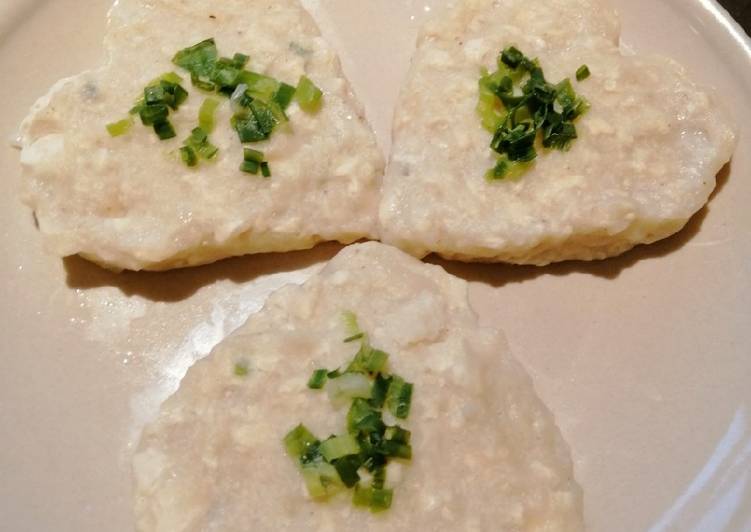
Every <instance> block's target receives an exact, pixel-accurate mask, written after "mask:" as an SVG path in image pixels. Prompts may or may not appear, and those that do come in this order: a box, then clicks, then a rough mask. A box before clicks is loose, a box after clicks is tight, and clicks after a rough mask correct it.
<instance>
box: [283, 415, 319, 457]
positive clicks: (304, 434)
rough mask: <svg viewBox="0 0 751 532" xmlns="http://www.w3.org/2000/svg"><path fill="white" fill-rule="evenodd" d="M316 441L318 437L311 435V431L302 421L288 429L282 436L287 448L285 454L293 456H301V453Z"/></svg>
mask: <svg viewBox="0 0 751 532" xmlns="http://www.w3.org/2000/svg"><path fill="white" fill-rule="evenodd" d="M317 442H318V438H316V437H315V436H313V433H312V432H310V431H309V430H308V428H307V427H306V426H305V425H303V424H302V423H300V424H299V425H297V426H296V427H295V428H294V429H292V430H291V431H289V433H288V434H287V435H286V436H285V437H284V445H285V447H286V449H287V454H289V455H290V456H293V457H295V458H300V457H301V456H303V454H304V453H305V452H306V451H307V450H308V449H309V448H310V447H311V446H312V445H314V444H316V443H317Z"/></svg>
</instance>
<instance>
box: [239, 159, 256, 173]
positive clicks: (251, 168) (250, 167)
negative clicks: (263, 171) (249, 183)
mask: <svg viewBox="0 0 751 532" xmlns="http://www.w3.org/2000/svg"><path fill="white" fill-rule="evenodd" d="M260 167H261V165H260V164H259V163H257V162H256V161H243V162H242V164H240V170H241V171H242V172H245V173H246V174H253V175H258V170H259V169H260Z"/></svg>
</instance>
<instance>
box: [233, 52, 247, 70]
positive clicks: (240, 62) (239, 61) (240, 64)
mask: <svg viewBox="0 0 751 532" xmlns="http://www.w3.org/2000/svg"><path fill="white" fill-rule="evenodd" d="M249 60H250V57H248V56H247V55H245V54H240V53H237V54H235V55H234V56H233V57H232V64H233V65H235V66H236V67H237V68H245V65H247V64H248V61H249Z"/></svg>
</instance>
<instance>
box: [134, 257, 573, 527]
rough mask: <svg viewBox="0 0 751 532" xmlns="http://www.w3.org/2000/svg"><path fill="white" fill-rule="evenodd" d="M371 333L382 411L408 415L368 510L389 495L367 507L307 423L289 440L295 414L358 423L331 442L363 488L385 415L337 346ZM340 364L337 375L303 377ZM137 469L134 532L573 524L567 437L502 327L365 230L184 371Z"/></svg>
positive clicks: (355, 344) (353, 346)
mask: <svg viewBox="0 0 751 532" xmlns="http://www.w3.org/2000/svg"><path fill="white" fill-rule="evenodd" d="M347 313H349V316H348V317H347V319H346V320H345V319H343V316H344V315H345V314H347ZM355 320H356V329H358V330H359V334H355V335H354V336H352V335H353V330H352V324H353V323H354V322H355ZM355 332H356V331H355ZM346 340H348V341H346ZM364 346H369V347H368V349H367V350H365V351H364ZM376 349H377V350H380V351H378V352H377V354H378V355H379V357H378V361H379V362H378V363H377V367H378V369H377V370H376V366H375V365H367V367H368V368H369V369H370V370H371V371H378V372H379V373H378V377H376V379H378V378H379V377H380V376H381V375H382V374H384V373H387V374H388V375H389V376H390V377H389V378H391V379H392V380H391V384H390V385H389V387H388V392H387V393H386V399H385V405H386V406H384V407H383V409H384V411H383V415H382V420H383V422H384V423H385V424H387V425H388V426H392V427H393V426H396V425H399V426H400V427H401V429H403V430H408V431H410V433H411V436H410V435H407V437H406V438H403V439H400V441H408V442H409V444H410V446H411V459H406V458H405V457H406V454H405V455H400V456H401V458H398V459H389V460H388V462H387V464H386V465H385V469H384V470H382V472H383V473H384V474H385V479H382V481H383V489H385V490H388V491H390V492H391V494H390V496H389V498H388V499H385V501H386V503H385V504H383V503H384V500H381V501H379V503H380V504H379V509H383V507H384V506H387V505H388V504H389V503H390V509H388V510H385V511H382V512H381V513H379V514H378V515H373V514H372V513H371V512H369V511H368V509H367V508H359V507H357V506H355V505H354V504H353V492H356V488H354V487H352V488H347V487H345V486H343V485H341V479H340V477H339V473H338V471H342V470H343V469H337V470H336V472H332V471H331V466H330V465H328V463H325V462H324V461H323V460H324V459H325V460H329V458H327V457H328V456H329V454H327V452H326V451H324V450H323V448H322V447H317V445H314V444H313V441H312V440H309V443H310V444H311V446H309V451H310V452H307V451H306V457H300V458H299V459H298V457H297V455H296V454H295V455H293V454H292V452H291V451H290V448H291V447H292V446H291V445H290V444H289V441H287V442H286V446H285V442H284V441H283V440H284V439H285V436H286V435H288V434H290V435H293V436H294V435H295V434H297V435H298V436H296V437H295V438H293V440H292V442H293V443H294V442H295V441H298V442H299V441H303V440H300V439H298V437H299V433H298V432H299V431H293V430H292V429H293V428H294V427H296V426H297V425H298V424H303V425H304V427H305V428H306V429H307V430H308V432H309V433H310V434H311V435H314V436H317V437H318V438H320V439H326V438H328V436H329V435H331V434H336V435H342V433H345V434H347V433H348V434H349V435H352V434H357V436H356V438H357V442H358V443H356V444H352V443H350V444H349V445H348V446H347V447H345V449H347V450H340V451H339V452H338V453H337V456H340V455H342V454H344V455H346V456H347V457H349V459H354V460H357V462H356V464H355V465H356V466H357V464H358V463H360V461H362V463H363V464H364V465H362V466H360V467H359V468H358V469H357V471H358V475H359V477H360V479H359V481H357V479H356V478H354V479H352V482H359V484H357V485H358V486H359V488H365V489H366V490H367V489H369V486H371V485H372V483H374V482H375V478H376V475H375V473H374V474H373V475H372V478H370V477H371V475H369V474H368V473H367V472H366V470H367V468H368V467H371V466H372V464H373V463H372V462H370V458H365V457H366V456H367V457H372V456H373V455H372V453H373V452H374V451H373V445H378V443H377V442H383V439H381V438H376V437H374V436H373V434H380V432H379V430H381V431H382V427H381V429H378V428H376V427H377V426H378V425H379V423H377V422H376V421H375V420H374V419H373V415H376V416H380V414H373V411H374V410H370V411H369V412H368V413H367V415H359V414H353V410H352V408H354V407H350V406H349V404H350V402H351V403H352V404H353V405H354V404H355V403H357V402H359V403H360V404H361V405H363V406H365V407H366V410H368V409H369V408H370V406H372V405H376V396H377V395H378V394H377V393H376V388H375V386H376V385H375V384H369V385H368V386H370V388H367V389H366V390H364V391H365V392H366V393H363V390H359V387H357V386H352V385H351V384H352V382H357V381H358V380H363V379H364V382H365V383H366V384H367V383H369V382H370V381H372V379H373V377H372V375H371V376H368V374H367V373H366V372H365V370H362V369H352V366H348V364H347V363H348V361H350V360H353V357H355V354H356V353H363V352H365V353H367V355H366V356H367V357H370V356H371V355H372V354H373V353H374V351H373V350H376ZM384 353H385V354H386V355H384ZM358 356H359V355H358ZM361 360H365V359H361ZM373 360H375V358H370V361H371V362H372V361H373ZM363 365H365V363H364V362H363ZM337 368H339V371H338V372H337V373H338V374H340V375H339V376H338V377H337V376H335V374H334V373H329V377H328V379H326V378H325V376H324V377H323V379H322V380H317V379H315V378H314V379H312V380H311V381H309V378H310V377H311V374H313V373H314V371H315V370H317V369H322V370H323V369H327V370H329V371H333V370H336V369H337ZM350 371H352V372H354V373H349V372H350ZM315 373H316V374H318V372H317V371H316V372H315ZM324 373H325V372H324ZM394 375H398V376H399V377H401V378H402V379H403V381H402V382H403V383H411V384H412V385H413V387H412V391H411V399H410V400H409V403H408V404H409V406H408V409H407V411H406V415H404V416H403V417H397V418H393V416H390V414H389V413H388V412H387V410H389V408H390V406H389V404H390V399H389V398H390V397H391V396H392V393H391V392H392V388H393V386H394V382H396V381H395V379H396V377H394ZM348 378H351V379H352V380H349V381H347V382H349V383H350V384H349V385H344V384H343V383H344V381H346V380H347V379H348ZM316 383H317V384H316ZM332 387H333V388H332ZM312 388H319V389H312ZM332 389H336V390H338V392H336V393H337V394H339V395H336V394H332ZM400 389H401V385H400ZM342 397H345V400H344V401H343V402H342V400H341V399H342ZM352 397H356V398H361V399H352ZM380 397H381V401H380V402H379V403H378V404H381V403H382V402H383V395H382V394H381V395H380ZM366 398H369V399H366ZM334 399H335V400H334ZM363 402H366V403H367V404H364V403H363ZM368 405H370V406H368ZM348 408H349V412H348ZM372 408H373V409H375V411H377V410H378V407H376V406H372ZM397 412H398V411H397ZM397 416H398V413H397ZM353 425H354V427H353ZM365 427H373V428H369V429H368V428H365ZM347 431H349V432H347ZM366 433H368V434H370V436H369V437H365V434H366ZM385 434H386V435H385V436H384V438H386V439H389V438H393V437H392V436H389V429H386V432H385ZM391 441H393V439H392V440H391ZM366 443H367V446H366V445H365V444H366ZM351 445H355V446H356V447H355V448H353V449H351V450H350V446H351ZM285 447H286V449H287V452H285ZM358 447H359V450H360V453H361V454H360V455H359V456H355V455H353V454H348V453H353V452H356V451H357V448H358ZM332 448H333V446H332ZM332 448H330V450H331V449H332ZM316 449H319V450H320V452H321V454H322V455H323V457H321V456H320V455H319V454H318V453H317V451H316ZM300 451H301V449H300V448H298V449H297V452H298V453H299V452H300ZM387 454H388V453H387ZM336 465H337V467H339V466H340V465H344V466H346V465H347V464H340V463H339V462H336ZM375 469H376V470H378V466H377V467H376V468H375ZM134 472H135V476H136V518H137V528H138V529H139V530H141V531H144V532H145V531H157V530H158V531H170V532H178V531H183V530H186V531H187V530H228V531H229V530H259V531H260V530H276V531H290V532H292V531H294V532H297V531H300V530H348V531H349V530H357V531H362V532H368V531H384V532H385V531H392V532H401V531H418V530H431V531H436V532H440V531H447V532H448V531H452V532H454V531H459V530H483V531H485V530H497V531H518V530H556V531H561V532H564V531H570V532H573V531H578V530H582V529H583V525H582V496H581V489H580V488H579V486H578V484H577V483H576V481H575V480H574V479H573V472H572V463H571V458H570V452H569V449H568V447H567V445H566V444H565V442H564V441H563V439H562V438H561V435H560V432H559V431H558V428H557V427H556V426H555V422H554V419H553V416H552V415H551V413H550V412H549V411H548V409H547V408H546V407H545V406H544V405H543V404H542V402H541V401H540V400H539V399H538V398H537V396H536V394H535V392H534V389H533V387H532V382H531V381H530V379H529V377H528V376H527V375H526V373H525V372H524V370H523V369H522V367H521V366H520V365H519V364H518V363H517V362H516V360H515V359H514V357H513V356H512V355H511V354H510V352H509V349H508V346H507V344H506V342H505V340H504V338H503V335H502V334H501V333H500V332H498V331H496V330H493V329H488V328H484V327H481V326H480V325H479V324H478V318H477V315H476V314H475V313H474V311H473V310H472V309H471V307H470V305H469V301H468V299H467V283H466V282H465V281H463V280H461V279H458V278H455V277H452V276H451V275H448V274H447V273H446V272H445V271H443V270H442V269H441V268H440V267H438V266H433V265H428V264H424V263H421V262H419V261H418V260H416V259H415V258H413V257H410V256H409V255H407V254H405V253H403V252H401V251H399V250H397V249H395V248H392V247H390V246H386V245H383V244H380V243H376V242H369V243H365V244H356V245H353V246H349V247H347V248H345V249H344V250H343V251H341V252H340V253H339V254H338V255H337V256H336V257H335V258H334V259H332V260H331V262H330V263H329V264H328V265H327V266H326V267H325V268H324V269H323V270H322V271H321V272H320V273H319V274H317V275H315V276H314V277H312V278H311V279H310V280H308V281H307V282H306V283H305V284H303V285H302V286H288V287H285V288H283V289H281V290H279V291H278V292H276V293H275V294H273V295H272V296H271V297H270V298H269V300H268V301H267V303H266V305H265V306H264V308H263V309H262V310H261V311H260V312H259V313H258V314H255V315H253V316H251V317H250V319H249V320H248V322H247V323H246V324H245V325H243V326H242V327H240V328H239V329H238V330H237V331H235V332H234V333H233V334H232V335H231V336H230V337H228V338H227V339H225V340H224V341H223V342H221V343H220V344H219V345H218V346H217V347H216V348H215V349H214V350H213V351H212V353H211V354H210V355H209V356H208V357H206V358H205V359H203V360H201V361H200V362H198V363H196V364H195V365H194V366H193V367H192V368H191V369H190V370H188V373H187V375H186V376H185V378H184V379H183V380H182V382H181V384H180V388H179V389H178V391H177V392H176V393H175V394H174V395H173V396H172V397H171V398H169V399H168V400H167V401H166V403H165V404H164V405H163V406H162V409H161V412H160V414H159V417H158V419H157V420H156V421H154V422H153V423H152V424H151V425H149V426H148V427H147V428H146V429H145V431H144V433H143V436H142V439H141V442H140V444H139V447H138V450H137V451H136V454H135V457H134ZM324 473H325V474H326V475H327V476H326V477H325V478H326V482H325V483H323V482H318V480H322V479H323V478H324V477H319V475H322V474H324ZM343 478H344V477H343ZM306 481H307V482H306ZM306 486H307V489H306ZM354 502H357V499H356V498H355V499H354ZM360 504H362V501H360ZM366 506H367V505H366ZM371 508H372V507H371Z"/></svg>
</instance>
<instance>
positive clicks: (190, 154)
mask: <svg viewBox="0 0 751 532" xmlns="http://www.w3.org/2000/svg"><path fill="white" fill-rule="evenodd" d="M180 158H181V159H182V161H183V162H184V163H185V165H186V166H190V167H193V166H196V165H197V164H198V156H197V155H196V151H195V150H194V149H193V148H191V147H190V146H183V147H181V148H180ZM235 374H237V366H235Z"/></svg>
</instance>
